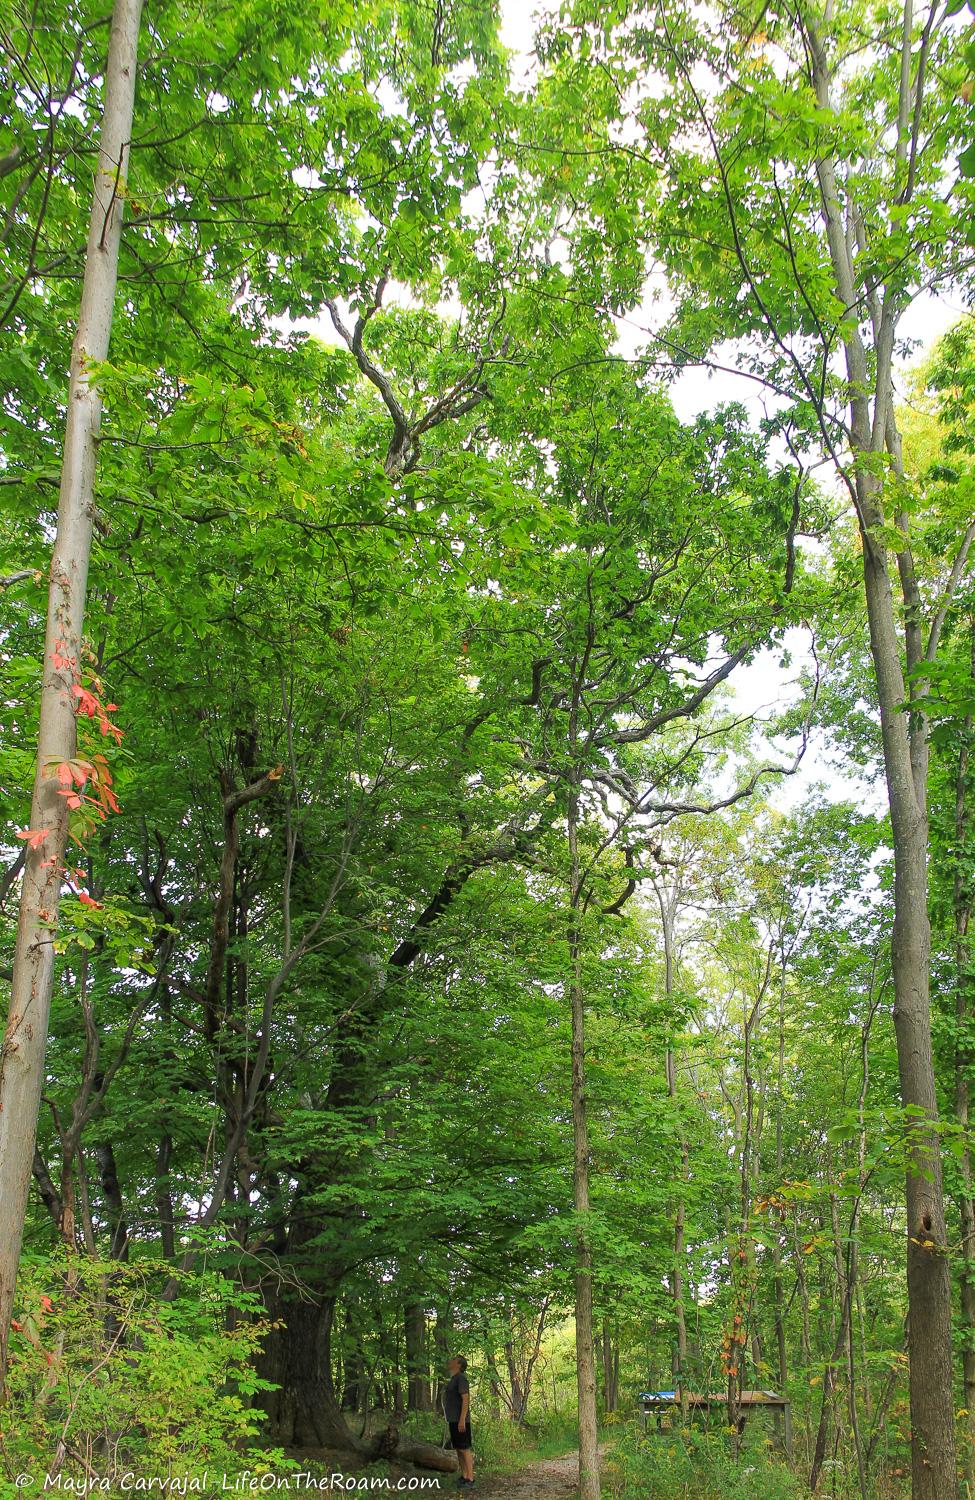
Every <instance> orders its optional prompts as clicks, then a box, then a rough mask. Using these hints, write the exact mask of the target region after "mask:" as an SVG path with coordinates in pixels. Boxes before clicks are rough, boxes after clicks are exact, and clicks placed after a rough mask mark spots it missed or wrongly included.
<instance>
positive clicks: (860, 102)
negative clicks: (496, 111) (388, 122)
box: [561, 0, 973, 1500]
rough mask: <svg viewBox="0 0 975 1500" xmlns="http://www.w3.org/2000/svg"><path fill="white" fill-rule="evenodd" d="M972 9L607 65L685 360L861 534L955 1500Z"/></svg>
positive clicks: (786, 14)
mask: <svg viewBox="0 0 975 1500" xmlns="http://www.w3.org/2000/svg"><path fill="white" fill-rule="evenodd" d="M951 9H952V7H950V6H948V7H941V6H939V5H938V4H937V3H932V4H931V5H930V6H929V7H928V8H927V9H926V11H924V12H921V13H920V14H918V15H915V12H914V8H913V6H912V4H911V0H907V3H906V4H905V5H904V7H903V9H902V11H901V12H900V13H899V14H897V15H894V14H892V15H891V16H890V17H889V18H888V19H887V20H886V21H885V24H884V26H883V28H882V30H881V31H880V32H879V33H878V34H877V37H876V40H874V41H871V43H870V45H869V46H867V47H866V48H864V47H863V45H862V38H863V35H864V32H865V30H870V31H871V33H872V28H873V22H874V19H875V18H874V17H873V14H872V10H871V8H870V7H868V6H865V5H864V4H863V3H862V0H843V3H841V4H838V5H833V4H827V5H818V4H815V3H812V4H806V3H802V4H799V5H797V6H789V5H779V4H775V3H773V4H769V5H765V6H764V7H761V8H759V7H756V8H755V12H754V14H750V13H745V12H743V11H742V10H741V8H740V7H738V6H736V5H733V4H729V5H719V6H718V7H717V9H715V10H713V11H708V12H707V14H706V15H705V14H702V15H700V16H694V17H691V16H689V15H688V14H687V12H686V10H685V9H684V8H682V7H679V6H677V5H670V4H661V5H659V6H654V7H648V6H644V5H642V4H639V3H638V4H635V5H633V6H631V7H630V8H629V10H628V14H627V17H626V22H625V27H623V28H622V29H621V30H620V32H619V34H618V36H617V38H616V40H615V41H610V43H609V44H608V46H609V51H610V53H611V55H612V63H613V65H614V66H616V67H620V66H622V65H624V64H625V66H627V67H629V68H632V67H633V66H634V64H635V65H636V67H637V68H642V69H643V70H651V71H655V72H656V71H659V72H660V73H662V74H663V75H664V76H665V78H666V79H667V81H668V83H669V85H670V86H669V87H668V88H667V89H665V90H660V91H655V92H658V94H659V97H656V98H651V97H649V96H645V95H644V94H643V92H642V91H641V98H640V100H639V101H637V102H635V103H634V106H633V120H632V125H633V127H634V129H633V133H634V135H635V137H636V139H634V140H633V142H629V138H628V145H627V147H626V150H627V153H630V154H632V155H633V156H634V157H635V158H637V159H638V160H639V161H640V163H641V167H642V169H643V170H645V171H646V172H647V174H648V180H649V179H650V178H651V177H653V176H654V175H655V174H658V175H657V176H656V181H657V190H656V192H655V203H656V205H657V206H656V209H655V211H654V212H653V213H652V214H651V215H650V217H651V218H652V219H653V228H652V230H651V237H652V239H653V240H654V242H655V245H656V248H657V251H658V253H660V254H661V256H662V258H663V260H664V262H665V264H666V266H667V268H668V271H669V272H670V275H671V278H672V281H673V284H674V286H675V287H676V288H677V289H678V293H679V308H678V312H677V316H676V317H675V319H674V320H673V323H672V325H671V326H670V327H669V328H668V329H667V330H666V331H665V332H664V335H663V337H664V339H665V342H666V344H667V347H668V348H669V349H670V350H673V349H674V348H676V349H678V350H679V351H680V354H681V357H682V358H683V359H685V360H686V361H687V362H697V363H702V364H709V363H712V362H717V361H720V357H721V356H720V355H716V354H714V353H713V351H714V350H715V349H716V347H717V346H718V345H719V344H722V343H723V342H724V341H726V340H729V339H736V340H739V341H740V343H739V345H738V348H739V351H740V353H739V367H740V368H741V369H742V370H743V371H744V372H746V374H747V377H748V379H749V380H750V381H754V380H755V379H756V378H757V379H758V380H759V381H760V382H764V383H765V385H766V387H767V389H769V390H770V391H772V392H774V399H775V402H776V406H777V412H776V415H775V416H773V417H770V419H769V427H770V430H775V429H776V428H777V429H778V430H779V431H780V432H781V433H782V434H783V435H784V436H785V437H786V440H787V441H788V442H789V443H790V445H791V446H792V447H793V449H794V451H798V450H800V449H803V448H814V447H818V448H820V449H821V450H822V451H823V452H824V454H825V456H826V458H827V459H828V460H829V461H830V462H831V463H832V464H833V466H834V469H835V472H836V474H837V476H838V479H839V481H840V483H841V485H842V486H843V488H844V490H845V493H846V495H847V497H848V499H849V502H850V504H851V506H852V509H853V512H854V514H855V517H856V524H857V530H858V533H859V538H858V547H857V554H858V567H859V571H860V575H861V581H862V586H863V589H864V592H865V598H866V610H867V618H868V621H869V632H870V646H871V654H872V660H873V675H874V681H875V690H876V700H877V704H878V707H879V713H880V724H881V731H882V738H883V757H884V767H885V771H886V781H887V792H888V800H889V807H890V817H891V825H892V840H893V847H894V860H895V873H894V886H895V902H894V905H895V917H894V930H893V971H894V989H895V997H896V999H895V1005H894V1026H895V1030H896V1038H897V1051H898V1058H899V1071H900V1089H901V1098H902V1103H903V1106H904V1109H905V1111H907V1112H908V1115H909V1116H910V1117H912V1118H917V1119H920V1120H923V1121H926V1122H928V1123H927V1128H917V1129H912V1143H913V1144H912V1150H911V1154H910V1158H909V1162H908V1167H907V1172H906V1204H907V1234H906V1253H907V1282H908V1294H909V1299H910V1306H911V1314H910V1334H909V1343H910V1350H909V1352H910V1393H911V1427H912V1472H913V1484H914V1495H915V1500H946V1497H948V1496H950V1495H952V1494H954V1492H955V1482H956V1480H955V1459H954V1436H953V1414H954V1413H953V1402H952V1363H951V1280H950V1270H949V1262H948V1255H947V1236H946V1231H945V1213H944V1201H943V1190H942V1169H941V1161H940V1154H939V1144H938V1142H939V1137H938V1105H937V1097H936V1087H935V1073H934V1065H933V1056H932V1044H931V1024H930V928H929V918H928V868H927V842H928V838H927V777H928V721H927V714H926V712H925V699H926V697H927V696H928V693H929V688H930V676H931V667H932V663H933V662H934V661H935V659H936V657H937V654H938V649H939V644H940V639H941V635H942V631H943V627H944V623H945V619H946V616H947V614H948V611H949V609H950V606H951V602H952V598H953V595H954V594H955V592H956V590H957V588H958V585H959V582H960V581H961V579H962V578H963V577H964V575H965V571H966V568H967V566H968V563H969V553H970V548H971V544H972V540H973V528H972V526H971V525H970V524H969V519H970V518H969V517H967V516H966V517H964V518H963V517H961V516H958V517H953V518H952V522H953V524H952V526H951V528H950V530H949V529H947V528H946V530H945V531H944V532H943V534H942V539H941V544H940V548H939V555H938V557H937V560H936V566H935V567H934V568H932V569H931V575H933V576H932V577H931V584H930V587H929V588H928V589H926V588H925V585H924V570H923V568H922V567H921V565H920V554H919V548H918V540H917V535H916V528H915V527H913V526H912V521H911V512H912V507H913V497H912V495H911V492H910V485H909V483H908V482H907V481H906V479H905V474H904V468H903V462H902V454H901V436H900V432H899V430H898V419H897V413H896V410H895V378H896V367H895V353H896V349H897V341H898V330H899V328H900V325H901V321H902V318H903V315H904V313H905V311H906V310H907V309H908V308H909V307H910V305H911V303H912V301H913V300H914V298H915V297H916V296H917V295H918V293H919V292H920V291H922V290H924V289H926V288H929V287H931V286H932V285H937V284H938V283H939V282H944V281H946V280H950V279H951V278H952V277H958V276H959V275H960V274H961V273H962V272H963V271H964V270H965V268H966V266H967V262H968V258H969V250H968V220H969V215H970V212H971V201H972V188H971V184H966V183H964V182H955V183H954V184H953V185H952V186H951V187H950V188H947V187H946V184H947V183H948V182H949V181H950V175H951V172H952V169H953V163H954V159H955V157H956V155H957V151H958V150H959V149H960V147H961V145H962V143H963V140H964V137H965V130H966V122H965V107H964V104H963V102H960V101H959V99H958V97H957V96H958V94H959V89H958V87H957V81H958V80H957V74H956V71H953V69H955V61H954V53H955V46H954V39H953V37H952V34H951V27H950V23H949V22H948V20H947V18H948V15H949V13H950V11H951ZM578 18H579V22H580V32H579V37H580V38H581V37H582V36H583V35H584V38H585V46H586V55H587V54H588V50H589V48H590V47H592V46H593V45H594V46H595V51H596V52H597V53H599V52H600V50H601V48H602V47H603V45H605V43H604V42H603V41H602V40H601V39H600V40H595V37H594V33H593V31H592V28H591V27H590V25H589V12H588V9H587V8H585V7H580V8H579V12H578ZM579 55H580V54H579V53H577V54H575V56H576V58H578V56H579ZM599 63H600V65H605V63H606V58H605V57H600V58H599ZM568 66H569V65H568V64H567V63H566V62H564V61H563V62H562V63H561V67H562V69H563V71H568ZM661 185H662V191H661V190H660V187H661ZM640 212H646V210H645V209H641V210H640ZM651 357H652V356H651ZM955 523H956V524H955ZM929 576H930V575H929ZM854 579H855V571H854V564H853V559H852V558H851V559H850V568H849V582H851V583H852V582H853V581H854Z"/></svg>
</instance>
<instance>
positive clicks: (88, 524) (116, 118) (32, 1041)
mask: <svg viewBox="0 0 975 1500" xmlns="http://www.w3.org/2000/svg"><path fill="white" fill-rule="evenodd" d="M141 11H142V0H116V4H115V10H114V14H113V17H112V30H111V39H110V42H109V50H108V63H107V67H106V71H105V91H104V93H105V107H104V114H103V117H102V127H101V138H100V142H99V153H98V164H97V168H96V172H95V183H94V191H93V195H92V206H91V220H90V224H89V230H88V245H87V252H86V259H85V273H84V280H83V283H82V291H81V308H80V312H79V315H78V325H77V330H76V333H75V338H74V344H73V346H72V350H71V371H70V380H69V385H68V410H67V420H66V423H65V433H64V454H63V459H62V468H61V489H60V498H59V503H58V523H57V535H56V539H55V543H54V553H53V556H52V559H51V575H50V588H49V593H48V613H47V633H46V637H45V642H44V670H43V680H42V687H41V714H40V729H39V732H38V742H37V768H36V771H35V776H34V794H33V801H32V804H31V820H30V827H31V830H32V832H35V833H36V834H37V835H38V838H39V836H40V832H41V830H44V829H47V830H49V831H48V833H47V835H46V837H45V838H44V839H43V842H38V843H37V847H30V846H28V849H27V859H26V863H25V867H24V877H23V887H22V893H21V904H20V921H19V926H18V929H17V945H16V948H15V951H14V970H13V984H12V991H11V1000H10V1014H9V1019H8V1022H7V1027H6V1031H5V1034H4V1039H3V1048H2V1053H0V1388H2V1383H3V1378H4V1375H5V1372H6V1359H7V1334H8V1330H9V1327H10V1314H11V1309H12V1305H13V1297H14V1284H15V1280H16V1275H17V1265H18V1262H19V1259H20V1247H21V1240H22V1237H23V1228H24V1215H25V1212H26V1207H27V1196H28V1191H29V1188H30V1178H31V1167H32V1163H33V1159H34V1140H35V1135H36V1130H37V1113H38V1109H39V1106H40V1097H41V1091H42V1087H43V1082H44V1051H45V1045H46V1042H47V1029H48V1017H49V1013H50V1006H51V990H52V985H53V979H54V946H53V931H52V929H53V924H54V923H55V921H56V919H57V912H58V902H59V897H60V892H61V883H62V866H63V857H64V851H65V847H66V844H67V836H68V807H67V803H66V801H65V798H64V797H61V796H59V795H58V791H59V783H58V780H57V778H56V777H55V776H54V775H52V768H53V767H54V766H55V765H57V764H58V763H60V762H62V761H65V760H70V759H71V757H72V756H73V755H74V753H75V745H76V700H75V696H74V694H73V692H72V689H73V688H74V686H75V685H76V683H77V681H78V672H79V666H80V661H81V641H82V630H83V626H84V615H85V600H86V595H87V587H88V561H89V557H90V554H91V536H92V524H93V513H94V479H95V459H96V444H97V438H98V429H99V424H100V421H101V400H100V397H99V395H98V391H97V389H96V388H95V386H94V385H93V384H92V382H91V379H90V368H91V366H92V365H93V364H98V363H99V362H101V361H103V360H104V359H105V358H106V357H107V355H108V345H109V336H110V333H111V328H112V312H113V308H114V303H115V287H116V281H117V279H118V258H119V244H120V240H121V234H122V209H123V205H124V202H125V194H126V173H127V169H128V155H129V144H130V141H131V136H132V114H133V108H134V102H135V84H136V66H137V56H138V40H139V23H140V18H141Z"/></svg>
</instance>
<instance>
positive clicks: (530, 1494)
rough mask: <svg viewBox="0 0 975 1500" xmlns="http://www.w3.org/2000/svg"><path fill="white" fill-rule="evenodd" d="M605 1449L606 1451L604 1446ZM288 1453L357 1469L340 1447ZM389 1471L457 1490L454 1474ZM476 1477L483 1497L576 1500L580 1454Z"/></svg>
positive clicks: (442, 1490)
mask: <svg viewBox="0 0 975 1500" xmlns="http://www.w3.org/2000/svg"><path fill="white" fill-rule="evenodd" d="M602 1451H603V1452H604V1453H605V1451H606V1449H605V1447H604V1448H603V1450H602ZM288 1456H289V1457H290V1458H293V1459H298V1460H304V1461H305V1462H308V1461H309V1460H310V1461H311V1462H312V1463H313V1464H315V1466H316V1467H318V1466H322V1468H324V1469H325V1470H331V1471H332V1472H333V1473H335V1472H338V1473H344V1474H345V1475H350V1474H351V1473H352V1472H354V1470H355V1465H350V1464H349V1457H348V1454H341V1453H339V1452H338V1451H337V1450H334V1451H333V1450H331V1449H324V1448H314V1449H313V1448H305V1449H292V1450H289V1451H288ZM343 1459H344V1460H345V1461H344V1463H343V1461H342V1460H343ZM389 1473H390V1477H391V1478H393V1479H394V1480H395V1479H398V1478H401V1477H407V1476H409V1475H418V1474H425V1475H427V1476H428V1477H429V1478H431V1479H436V1480H438V1481H439V1487H438V1488H434V1489H433V1490H431V1491H428V1492H427V1493H429V1494H433V1495H437V1494H440V1495H453V1494H454V1493H455V1480H454V1476H453V1475H452V1474H436V1475H434V1474H431V1473H430V1471H429V1470H426V1469H415V1468H413V1467H412V1466H404V1467H400V1466H399V1465H396V1464H394V1465H391V1466H390V1469H389ZM475 1477H476V1480H477V1484H476V1488H475V1491H474V1494H475V1495H479V1496H481V1497H482V1500H574V1497H575V1496H576V1495H577V1494H578V1491H579V1454H578V1452H577V1451H575V1450H573V1451H572V1452H570V1453H562V1454H559V1455H558V1456H557V1457H555V1458H541V1459H537V1460H535V1461H533V1462H532V1463H528V1464H525V1465H524V1467H522V1468H520V1469H517V1470H515V1471H513V1472H510V1473H504V1474H492V1473H490V1472H488V1473H484V1472H483V1471H482V1472H479V1473H476V1476H475Z"/></svg>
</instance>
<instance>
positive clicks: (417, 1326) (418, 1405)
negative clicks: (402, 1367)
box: [403, 1302, 430, 1411]
mask: <svg viewBox="0 0 975 1500" xmlns="http://www.w3.org/2000/svg"><path fill="white" fill-rule="evenodd" d="M403 1333H404V1335H405V1339H406V1406H407V1410H408V1411H429V1410H430V1380H429V1374H430V1372H429V1366H428V1363H427V1319H426V1313H425V1312H424V1310H423V1308H422V1307H420V1306H418V1305H417V1304H416V1303H412V1302H411V1303H410V1304H409V1305H408V1306H407V1307H406V1308H405V1309H404V1312H403Z"/></svg>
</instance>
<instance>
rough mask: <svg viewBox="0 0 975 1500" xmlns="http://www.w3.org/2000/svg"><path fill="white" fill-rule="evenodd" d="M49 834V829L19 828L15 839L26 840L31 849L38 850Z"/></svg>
mask: <svg viewBox="0 0 975 1500" xmlns="http://www.w3.org/2000/svg"><path fill="white" fill-rule="evenodd" d="M50 832H51V830H50V828H21V829H20V830H19V831H18V833H17V837H18V838H19V839H26V841H27V843H28V845H29V846H30V848H31V849H39V848H40V847H41V845H42V844H43V842H44V840H45V839H46V838H47V836H48V834H49V833H50Z"/></svg>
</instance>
